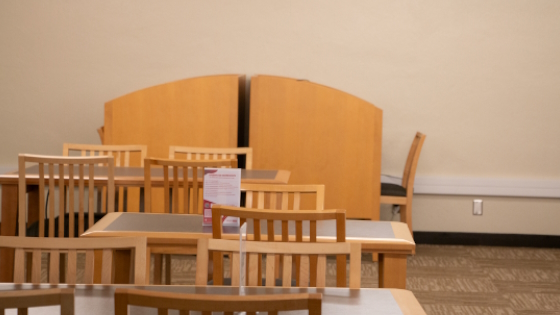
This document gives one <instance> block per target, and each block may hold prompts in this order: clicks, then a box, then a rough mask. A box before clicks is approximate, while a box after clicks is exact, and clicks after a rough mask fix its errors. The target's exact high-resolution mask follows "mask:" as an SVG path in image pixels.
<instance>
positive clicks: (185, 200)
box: [183, 167, 190, 213]
mask: <svg viewBox="0 0 560 315" xmlns="http://www.w3.org/2000/svg"><path fill="white" fill-rule="evenodd" d="M188 172H189V169H188V168H187V167H183V213H189V203H190V201H189V194H190V188H189V179H188V175H189V173H188Z"/></svg>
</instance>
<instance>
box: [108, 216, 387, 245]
mask: <svg viewBox="0 0 560 315" xmlns="http://www.w3.org/2000/svg"><path fill="white" fill-rule="evenodd" d="M250 221H251V220H250ZM265 222H266V221H262V223H261V233H262V234H266V231H267V230H266V226H267V225H266V223H265ZM274 225H275V226H274V232H275V234H276V235H281V231H282V229H281V222H280V221H276V222H274ZM104 231H107V232H124V231H143V232H170V233H172V232H177V233H208V234H212V227H210V226H202V216H201V215H184V214H183V215H181V214H149V213H122V214H120V216H119V217H118V218H117V219H115V220H114V222H112V223H111V224H109V225H108V226H107V227H106V228H105V229H104ZM252 231H253V227H252V222H249V225H248V227H247V233H248V234H252ZM289 231H290V234H291V235H295V222H293V221H291V222H289ZM223 232H224V233H225V234H239V229H238V228H237V227H224V228H223ZM303 235H304V236H308V235H309V221H304V222H303ZM317 237H322V238H332V239H336V225H335V221H334V220H326V221H318V222H317ZM346 239H395V234H394V233H393V229H392V227H391V223H390V222H388V221H369V220H346Z"/></svg>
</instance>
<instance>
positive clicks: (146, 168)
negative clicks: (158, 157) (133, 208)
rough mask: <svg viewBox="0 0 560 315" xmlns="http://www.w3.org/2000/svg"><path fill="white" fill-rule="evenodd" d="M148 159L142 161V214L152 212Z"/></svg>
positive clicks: (150, 175)
mask: <svg viewBox="0 0 560 315" xmlns="http://www.w3.org/2000/svg"><path fill="white" fill-rule="evenodd" d="M151 164H152V161H151V160H150V159H145V160H144V212H146V213H150V212H152V173H151V171H150V170H151Z"/></svg>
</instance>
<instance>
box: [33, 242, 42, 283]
mask: <svg viewBox="0 0 560 315" xmlns="http://www.w3.org/2000/svg"><path fill="white" fill-rule="evenodd" d="M31 265H32V267H31V283H33V284H39V283H41V250H40V249H34V250H33V258H32V263H31Z"/></svg>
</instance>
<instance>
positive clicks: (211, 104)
mask: <svg viewBox="0 0 560 315" xmlns="http://www.w3.org/2000/svg"><path fill="white" fill-rule="evenodd" d="M244 86H245V77H244V76H239V75H218V76H208V77H200V78H192V79H185V80H180V81H175V82H170V83H166V84H162V85H157V86H153V87H149V88H146V89H143V90H139V91H136V92H132V93H130V94H128V95H125V96H121V97H119V98H117V99H114V100H112V101H109V102H107V103H105V126H104V127H105V128H104V144H145V145H147V146H148V156H150V157H159V158H167V157H168V154H169V146H170V145H179V146H191V147H237V112H238V103H239V98H240V97H241V96H242V95H240V90H241V93H243V92H244Z"/></svg>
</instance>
